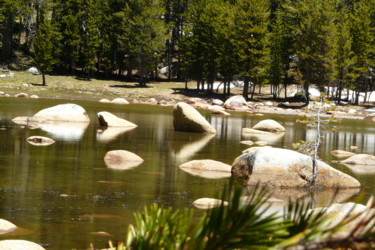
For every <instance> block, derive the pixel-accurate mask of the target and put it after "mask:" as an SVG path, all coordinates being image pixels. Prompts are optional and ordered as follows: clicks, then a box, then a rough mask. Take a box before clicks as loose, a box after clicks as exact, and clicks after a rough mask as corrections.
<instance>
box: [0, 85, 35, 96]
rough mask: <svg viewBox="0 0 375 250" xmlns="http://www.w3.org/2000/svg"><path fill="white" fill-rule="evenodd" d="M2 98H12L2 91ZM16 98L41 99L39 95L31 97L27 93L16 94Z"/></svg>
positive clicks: (0, 94)
mask: <svg viewBox="0 0 375 250" xmlns="http://www.w3.org/2000/svg"><path fill="white" fill-rule="evenodd" d="M26 85H27V84H26ZM0 96H4V97H11V95H10V94H6V93H4V92H3V91H0ZM14 97H17V98H35V99H37V98H39V96H38V95H29V94H27V93H18V94H15V95H14Z"/></svg>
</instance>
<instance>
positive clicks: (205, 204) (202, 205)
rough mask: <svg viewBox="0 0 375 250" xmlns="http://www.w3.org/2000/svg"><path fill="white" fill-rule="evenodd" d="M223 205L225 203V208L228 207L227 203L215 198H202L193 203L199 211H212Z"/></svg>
mask: <svg viewBox="0 0 375 250" xmlns="http://www.w3.org/2000/svg"><path fill="white" fill-rule="evenodd" d="M222 203H224V206H228V204H229V203H228V202H227V201H222V200H219V199H214V198H200V199H197V200H195V201H194V202H193V205H194V206H195V207H197V208H199V209H210V208H214V207H218V206H220V205H221V204H222Z"/></svg>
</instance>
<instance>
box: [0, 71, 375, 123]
mask: <svg viewBox="0 0 375 250" xmlns="http://www.w3.org/2000/svg"><path fill="white" fill-rule="evenodd" d="M14 73H15V74H14V76H13V77H5V78H0V98H1V97H2V98H6V97H19V98H30V97H36V96H37V97H38V98H43V99H59V100H70V101H75V100H77V101H92V102H99V101H100V100H101V99H108V100H113V99H115V98H124V99H125V100H127V101H128V102H129V103H132V104H150V105H162V106H173V105H175V104H176V103H177V102H181V101H182V102H186V103H188V104H190V105H192V106H194V107H195V108H197V109H205V110H212V107H213V106H214V104H213V100H215V99H219V100H221V101H225V100H224V97H223V95H222V94H221V93H216V92H214V93H213V94H212V95H208V94H206V93H202V92H198V91H196V83H195V82H189V83H188V85H187V86H188V89H185V83H183V82H151V83H148V84H147V86H146V87H140V86H139V85H138V83H135V82H122V81H115V80H100V79H91V80H81V79H79V78H76V77H74V76H55V75H47V76H46V77H47V86H42V85H41V84H40V82H41V76H40V75H31V74H30V73H28V72H24V71H15V72H14ZM288 91H289V92H292V91H293V86H292V87H290V89H288ZM231 92H232V95H231V96H233V95H240V94H241V93H242V89H241V88H240V87H237V88H233V89H231ZM268 92H269V90H268V89H267V88H264V89H262V94H259V93H256V96H255V101H249V102H246V106H245V107H238V108H237V107H234V108H233V109H232V108H230V109H224V108H223V107H222V106H221V107H222V109H223V111H227V112H246V113H249V114H257V113H260V114H278V115H296V116H300V117H301V116H313V115H314V110H313V109H311V108H310V109H307V108H306V107H304V108H296V109H294V108H293V109H292V108H281V107H278V104H279V103H280V102H276V101H274V100H270V98H269V97H270V95H269V94H268ZM228 98H229V97H228ZM228 98H227V99H228ZM369 108H371V110H374V111H372V112H367V111H366V109H369ZM219 115H220V114H219ZM368 116H370V120H372V121H374V122H375V103H371V104H368V105H358V106H354V105H345V106H341V105H340V106H339V105H334V104H327V112H326V113H325V114H324V115H323V117H327V118H329V117H333V118H335V119H356V120H361V119H365V118H366V117H368ZM371 117H372V118H371Z"/></svg>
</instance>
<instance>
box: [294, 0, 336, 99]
mask: <svg viewBox="0 0 375 250" xmlns="http://www.w3.org/2000/svg"><path fill="white" fill-rule="evenodd" d="M334 2H335V1H333V0H327V1H326V0H316V1H310V0H300V1H298V3H297V4H296V11H295V14H296V15H297V16H298V17H297V18H296V20H297V23H296V25H295V32H296V36H297V43H296V56H297V58H298V63H297V65H298V68H299V69H300V70H301V72H302V74H303V82H304V90H305V94H306V97H307V103H308V102H309V96H308V95H309V94H308V93H309V85H310V84H316V85H317V86H318V87H319V88H320V90H321V91H323V88H324V86H325V85H327V84H328V82H329V76H330V74H331V73H330V70H331V69H332V62H333V49H332V47H333V41H334V33H333V32H334V20H335V15H334V10H335V4H334Z"/></svg>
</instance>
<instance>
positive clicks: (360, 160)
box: [339, 154, 375, 167]
mask: <svg viewBox="0 0 375 250" xmlns="http://www.w3.org/2000/svg"><path fill="white" fill-rule="evenodd" d="M339 163H344V164H349V165H374V167H375V156H374V155H368V154H356V155H353V156H351V157H349V158H348V159H346V160H343V161H339Z"/></svg>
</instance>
